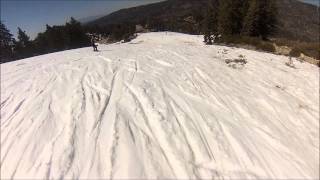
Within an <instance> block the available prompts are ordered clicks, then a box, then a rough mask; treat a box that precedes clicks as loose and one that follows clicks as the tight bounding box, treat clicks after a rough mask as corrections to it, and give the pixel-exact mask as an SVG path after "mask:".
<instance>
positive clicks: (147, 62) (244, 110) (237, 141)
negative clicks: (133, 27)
mask: <svg viewBox="0 0 320 180" xmlns="http://www.w3.org/2000/svg"><path fill="white" fill-rule="evenodd" d="M202 41H203V37H202V36H192V35H185V34H179V33H165V32H162V33H146V34H140V35H139V36H138V38H137V39H135V40H133V41H132V42H129V43H115V44H110V45H99V47H98V48H99V50H100V51H99V52H93V50H92V48H89V47H88V48H81V49H76V50H68V51H63V52H58V53H52V54H47V55H42V56H37V57H33V58H28V59H23V60H20V61H15V62H10V63H5V64H1V179H8V178H9V179H10V178H13V179H21V178H22V179H26V178H28V179H35V178H39V179H70V178H72V179H78V178H81V179H87V178H90V179H94V178H107V179H119V178H122V179H123V178H130V179H134V178H135V179H138V178H144V179H145V178H151V179H154V178H180V179H183V178H193V179H200V178H209V179H211V178H212V179H228V178H230V179H234V178H236V179H245V178H247V179H253V178H267V179H269V178H274V179H280V178H281V179H288V178H296V179H298V178H300V179H307V178H308V179H315V178H318V177H319V68H318V67H316V66H314V65H311V64H308V63H304V62H299V61H297V60H296V59H294V60H293V63H294V66H287V65H286V62H288V58H287V57H285V56H278V55H273V54H269V53H264V52H257V51H251V50H245V49H241V48H233V47H225V46H217V45H213V46H207V45H204V44H203V42H202ZM238 58H241V59H245V60H246V63H238V62H237V61H233V60H234V59H238ZM226 62H227V63H226Z"/></svg>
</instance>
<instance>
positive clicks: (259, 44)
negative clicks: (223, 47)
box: [216, 36, 276, 52]
mask: <svg viewBox="0 0 320 180" xmlns="http://www.w3.org/2000/svg"><path fill="white" fill-rule="evenodd" d="M216 43H224V44H229V45H249V46H253V47H254V48H255V49H257V50H262V51H266V52H275V51H276V50H275V47H274V46H273V44H272V42H269V41H263V40H262V39H260V38H257V37H247V36H224V37H222V38H220V39H219V40H218V41H216Z"/></svg>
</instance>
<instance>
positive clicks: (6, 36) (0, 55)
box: [0, 21, 15, 62]
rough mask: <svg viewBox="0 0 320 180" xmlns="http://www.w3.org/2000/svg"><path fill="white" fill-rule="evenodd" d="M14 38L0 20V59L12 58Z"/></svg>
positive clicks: (2, 60)
mask: <svg viewBox="0 0 320 180" xmlns="http://www.w3.org/2000/svg"><path fill="white" fill-rule="evenodd" d="M14 42H15V41H14V38H13V35H12V34H11V33H10V31H9V30H8V29H7V28H6V26H5V25H4V24H3V23H2V22H1V21H0V50H1V52H0V60H1V62H7V61H10V60H12V59H13V50H12V49H13V46H14Z"/></svg>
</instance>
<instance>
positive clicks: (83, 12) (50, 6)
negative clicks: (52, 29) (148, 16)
mask: <svg viewBox="0 0 320 180" xmlns="http://www.w3.org/2000/svg"><path fill="white" fill-rule="evenodd" d="M158 1H162V0H1V20H2V21H3V22H4V24H5V25H6V26H7V27H8V29H9V30H10V31H11V33H12V34H14V35H15V36H16V32H17V27H18V26H19V27H20V28H21V29H23V30H25V31H26V32H27V34H28V35H29V36H31V38H34V37H35V36H36V35H37V33H38V32H41V31H44V30H45V24H49V25H57V24H64V23H65V22H66V21H67V20H68V19H69V18H70V17H71V16H73V17H75V18H76V19H81V18H85V17H89V16H97V15H105V14H108V13H111V12H113V11H116V10H119V9H122V8H127V7H133V6H138V5H142V4H148V3H153V2H158ZM302 1H307V2H309V3H312V4H317V5H319V1H318V0H302Z"/></svg>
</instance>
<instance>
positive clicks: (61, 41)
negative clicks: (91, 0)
mask: <svg viewBox="0 0 320 180" xmlns="http://www.w3.org/2000/svg"><path fill="white" fill-rule="evenodd" d="M89 45H90V37H89V36H87V35H86V32H85V30H84V28H83V27H82V25H81V24H80V22H78V21H76V20H75V19H74V18H71V19H70V21H69V22H66V24H65V25H59V26H49V25H46V30H45V31H44V32H42V33H39V34H38V35H37V36H36V38H35V39H34V40H31V39H30V37H29V36H28V35H27V34H26V32H25V31H23V30H22V29H21V28H19V27H18V34H17V40H15V39H14V38H13V35H12V34H11V33H10V31H9V30H8V29H7V28H6V26H5V25H4V24H3V23H2V22H1V21H0V49H1V54H0V58H1V63H3V62H9V61H13V60H17V59H22V58H27V57H31V56H36V55H41V54H46V53H52V52H56V51H61V50H66V49H73V48H80V47H85V46H89Z"/></svg>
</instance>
